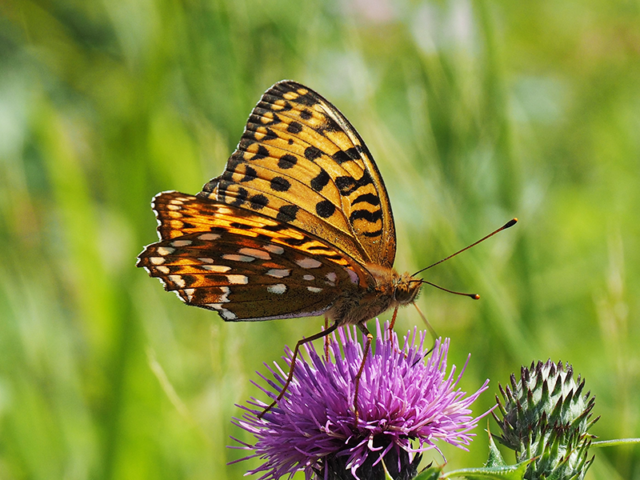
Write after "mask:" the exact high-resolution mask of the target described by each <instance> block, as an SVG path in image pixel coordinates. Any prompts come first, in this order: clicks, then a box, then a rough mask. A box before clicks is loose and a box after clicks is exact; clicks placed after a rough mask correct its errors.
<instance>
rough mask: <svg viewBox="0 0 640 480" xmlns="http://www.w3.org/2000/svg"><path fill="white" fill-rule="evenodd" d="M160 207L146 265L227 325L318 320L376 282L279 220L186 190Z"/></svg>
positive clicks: (162, 197)
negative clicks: (155, 237)
mask: <svg viewBox="0 0 640 480" xmlns="http://www.w3.org/2000/svg"><path fill="white" fill-rule="evenodd" d="M153 207H154V210H155V212H156V216H157V218H158V224H159V225H158V233H159V236H160V240H161V241H160V242H158V243H154V244H152V245H149V246H148V247H147V248H146V249H145V250H144V251H143V252H142V253H141V254H140V256H139V260H138V266H141V267H144V268H146V269H147V271H148V272H149V274H150V275H151V276H154V277H158V278H159V279H160V280H161V281H162V282H163V284H164V285H165V289H166V290H170V291H175V292H176V293H177V294H178V296H179V297H180V298H181V299H182V300H183V301H184V302H186V303H188V304H190V305H195V306H199V307H203V308H209V309H212V310H216V311H218V312H219V313H220V315H221V316H222V317H223V318H224V319H225V320H245V321H246V320H267V319H271V318H287V317H300V316H311V315H318V314H320V313H322V312H324V311H326V310H327V309H329V308H330V307H331V305H332V304H333V302H334V301H335V299H336V298H337V297H338V296H340V295H342V294H344V293H345V292H348V291H349V290H354V289H358V288H364V287H366V285H368V284H370V283H371V281H372V280H371V278H370V276H369V275H368V273H367V272H366V270H364V269H363V268H362V267H361V266H360V265H358V263H357V262H355V261H354V260H353V259H351V258H349V257H348V256H346V255H344V254H343V253H342V252H341V251H340V250H338V249H336V248H335V247H333V246H331V245H330V244H329V243H327V242H325V241H323V240H321V239H319V238H316V237H315V236H313V235H310V234H308V233H305V232H302V231H300V230H299V229H297V228H295V227H292V226H289V225H287V224H284V223H282V222H279V221H277V220H274V219H272V218H268V217H265V216H262V215H258V214H255V213H252V212H250V211H247V210H243V209H240V208H237V207H235V206H233V205H225V204H222V203H220V202H215V201H211V200H208V199H203V198H198V197H194V196H191V195H186V194H182V193H179V192H164V193H161V194H159V195H158V196H156V198H155V199H154V202H153Z"/></svg>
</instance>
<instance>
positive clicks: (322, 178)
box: [311, 170, 331, 192]
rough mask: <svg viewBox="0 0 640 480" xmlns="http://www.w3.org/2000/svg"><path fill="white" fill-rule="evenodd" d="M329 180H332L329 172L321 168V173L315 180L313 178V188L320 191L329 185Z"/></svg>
mask: <svg viewBox="0 0 640 480" xmlns="http://www.w3.org/2000/svg"><path fill="white" fill-rule="evenodd" d="M329 180H331V177H329V174H328V173H327V172H325V171H324V170H320V173H319V174H318V175H316V177H315V178H314V179H313V180H311V188H313V189H314V190H315V191H316V192H319V191H321V190H322V189H323V188H324V187H326V186H327V184H328V183H329Z"/></svg>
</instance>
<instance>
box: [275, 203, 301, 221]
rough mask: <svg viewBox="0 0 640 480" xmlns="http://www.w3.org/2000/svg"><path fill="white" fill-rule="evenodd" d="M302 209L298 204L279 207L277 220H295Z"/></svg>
mask: <svg viewBox="0 0 640 480" xmlns="http://www.w3.org/2000/svg"><path fill="white" fill-rule="evenodd" d="M298 210H300V207H298V206H297V205H283V206H282V207H280V208H279V209H278V215H276V220H278V221H280V222H287V223H288V222H293V221H294V220H295V219H296V215H297V213H298Z"/></svg>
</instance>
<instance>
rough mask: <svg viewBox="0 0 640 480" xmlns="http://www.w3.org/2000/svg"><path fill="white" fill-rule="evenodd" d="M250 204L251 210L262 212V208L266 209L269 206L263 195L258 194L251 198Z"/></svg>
mask: <svg viewBox="0 0 640 480" xmlns="http://www.w3.org/2000/svg"><path fill="white" fill-rule="evenodd" d="M250 202H251V208H252V209H254V210H262V209H263V208H264V207H266V206H267V205H268V204H269V199H268V198H267V197H265V196H264V195H261V194H259V195H254V196H253V197H251V199H250Z"/></svg>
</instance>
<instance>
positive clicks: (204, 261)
mask: <svg viewBox="0 0 640 480" xmlns="http://www.w3.org/2000/svg"><path fill="white" fill-rule="evenodd" d="M198 260H200V261H201V262H202V263H213V258H207V257H200V258H198Z"/></svg>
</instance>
